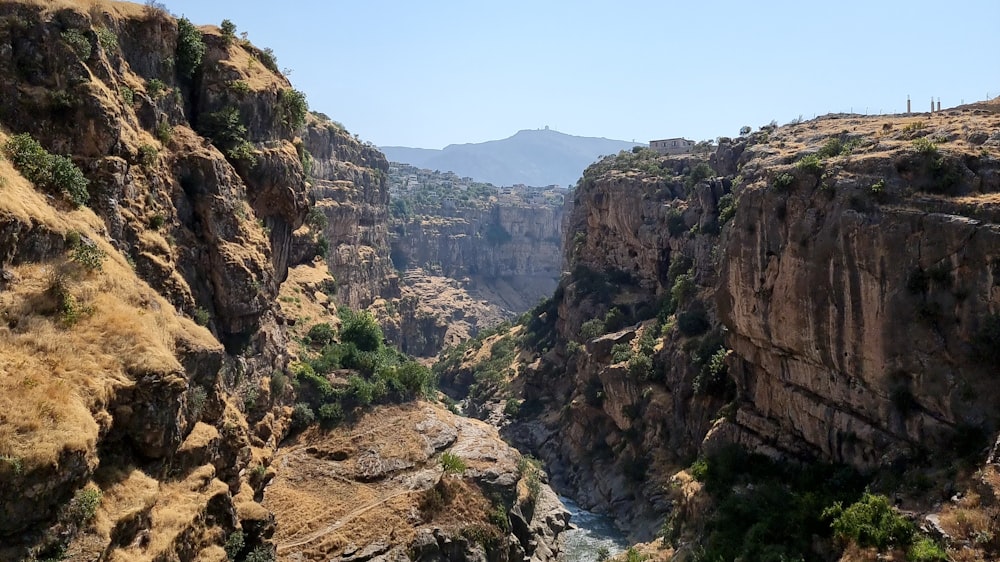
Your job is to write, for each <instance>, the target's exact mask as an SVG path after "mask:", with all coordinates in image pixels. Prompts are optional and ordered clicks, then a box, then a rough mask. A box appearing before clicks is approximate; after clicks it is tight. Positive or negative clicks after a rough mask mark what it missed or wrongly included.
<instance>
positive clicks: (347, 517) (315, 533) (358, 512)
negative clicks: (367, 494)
mask: <svg viewBox="0 0 1000 562" xmlns="http://www.w3.org/2000/svg"><path fill="white" fill-rule="evenodd" d="M415 491H419V490H403V491H401V492H396V493H394V494H389V495H388V496H386V497H384V498H381V499H379V500H378V501H375V502H371V503H369V504H367V505H363V506H361V507H359V508H357V509H355V510H354V511H351V512H349V513H347V514H345V515H344V516H343V517H341V518H340V519H338V520H337V521H334V522H333V523H331V524H330V525H327V526H326V527H323V528H322V529H319V530H316V531H313V532H312V533H309V534H308V535H306V536H305V537H303V538H301V539H298V540H295V541H292V542H286V543H284V544H279V545H278V552H282V551H285V550H288V549H290V548H295V547H297V546H303V545H307V544H309V543H311V542H312V541H314V540H316V539H318V538H320V537H323V536H326V535H328V534H330V533H332V532H334V531H336V530H338V529H340V528H341V527H343V526H344V525H346V524H348V523H350V522H351V521H352V520H353V519H355V518H357V517H358V516H360V515H363V514H365V513H367V512H368V511H370V510H372V509H374V508H376V507H378V506H380V505H382V504H384V503H386V502H388V501H389V500H392V499H394V498H397V497H399V496H402V495H405V494H409V493H410V492H415Z"/></svg>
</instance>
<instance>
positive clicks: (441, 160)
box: [379, 129, 638, 186]
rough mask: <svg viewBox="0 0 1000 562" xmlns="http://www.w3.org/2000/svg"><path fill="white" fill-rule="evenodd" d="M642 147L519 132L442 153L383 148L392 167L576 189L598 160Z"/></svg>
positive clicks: (543, 132)
mask: <svg viewBox="0 0 1000 562" xmlns="http://www.w3.org/2000/svg"><path fill="white" fill-rule="evenodd" d="M636 144H638V143H634V142H627V141H619V140H611V139H605V138H595V137H577V136H573V135H567V134H565V133H560V132H557V131H553V130H550V129H537V130H524V131H518V132H517V133H516V134H515V135H514V136H512V137H509V138H506V139H503V140H494V141H487V142H480V143H469V144H451V145H448V146H446V147H444V148H443V149H441V150H433V149H427V148H407V147H402V146H382V147H379V149H380V150H381V151H382V152H384V153H385V155H386V157H387V158H388V159H389V160H390V161H392V162H401V163H404V164H410V165H412V166H417V167H419V168H426V169H430V170H441V171H442V172H455V173H456V174H458V175H459V176H468V177H471V178H473V179H475V180H476V181H483V182H489V183H492V184H496V185H514V184H518V183H523V184H525V185H534V186H546V185H552V184H558V185H571V184H575V183H576V180H578V179H580V176H581V175H582V174H583V169H584V168H586V167H587V166H588V165H590V164H591V163H593V162H594V161H595V160H597V157H598V156H603V155H606V154H617V153H618V152H619V151H622V150H627V149H630V148H632V147H633V146H636Z"/></svg>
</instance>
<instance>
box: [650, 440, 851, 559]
mask: <svg viewBox="0 0 1000 562" xmlns="http://www.w3.org/2000/svg"><path fill="white" fill-rule="evenodd" d="M691 473H692V475H693V476H695V477H696V478H697V479H698V480H700V481H701V482H703V484H704V486H705V490H706V491H707V492H708V493H709V494H710V495H711V496H712V497H713V499H714V500H715V506H716V507H715V510H714V512H713V513H712V514H711V515H710V517H709V519H708V523H707V525H706V527H705V535H704V540H703V542H702V545H703V547H704V553H703V555H702V556H700V557H699V558H698V559H699V560H704V561H714V560H736V559H742V560H755V561H769V562H779V561H785V560H812V559H814V558H815V557H816V556H815V553H813V551H812V547H813V541H814V538H815V537H829V536H831V534H832V533H831V531H832V530H831V527H830V525H829V522H828V520H827V519H824V517H823V513H824V508H826V507H828V506H830V505H833V504H835V503H836V502H838V501H852V500H853V499H855V498H857V497H858V494H860V492H861V479H860V478H859V477H858V475H857V474H856V473H855V472H853V471H852V470H850V469H848V468H846V467H841V466H836V465H825V464H813V465H796V464H791V463H777V462H775V461H772V460H771V459H769V458H767V457H764V456H763V455H758V454H751V453H748V452H746V451H744V450H743V449H740V448H739V447H737V446H735V445H732V446H728V447H724V448H722V449H720V450H718V451H716V452H715V453H713V454H710V455H708V456H707V457H704V458H702V459H700V460H699V461H698V462H696V463H695V465H693V466H692V470H691ZM676 526H677V522H676V521H673V522H671V521H668V524H667V526H666V527H673V528H676ZM665 538H666V539H668V540H669V538H670V537H665Z"/></svg>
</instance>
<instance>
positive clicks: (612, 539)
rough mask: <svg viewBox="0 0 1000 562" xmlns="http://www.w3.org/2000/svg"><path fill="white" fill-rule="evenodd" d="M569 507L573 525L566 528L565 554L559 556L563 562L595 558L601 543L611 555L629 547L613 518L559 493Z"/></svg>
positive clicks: (563, 539) (593, 560)
mask: <svg viewBox="0 0 1000 562" xmlns="http://www.w3.org/2000/svg"><path fill="white" fill-rule="evenodd" d="M559 499H560V500H562V502H563V504H564V505H565V506H566V509H568V510H569V512H570V513H571V514H572V518H571V519H570V523H571V524H572V525H573V527H574V528H572V529H570V530H568V531H565V532H563V533H562V534H561V535H560V536H561V537H562V554H561V555H560V556H559V560H561V561H563V562H596V560H597V553H598V552H599V551H600V549H601V547H605V548H607V549H608V553H609V554H611V555H615V554H618V553H620V552H623V551H624V550H625V549H626V548H628V543H627V542H626V540H625V535H624V534H622V532H621V531H619V530H618V529H617V528H616V527H615V525H614V523H612V522H611V519H610V518H608V517H606V516H604V515H600V514H598V513H591V512H589V511H587V510H585V509H583V508H581V507H580V506H578V505H576V503H575V502H574V501H573V500H571V499H569V498H564V497H560V498H559Z"/></svg>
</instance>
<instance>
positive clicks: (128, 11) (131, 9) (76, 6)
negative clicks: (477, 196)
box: [20, 0, 146, 18]
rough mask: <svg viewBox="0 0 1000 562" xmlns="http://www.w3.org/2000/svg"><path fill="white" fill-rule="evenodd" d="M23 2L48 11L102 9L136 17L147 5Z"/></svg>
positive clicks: (103, 0) (91, 0)
mask: <svg viewBox="0 0 1000 562" xmlns="http://www.w3.org/2000/svg"><path fill="white" fill-rule="evenodd" d="M20 1H21V2H22V3H23V4H33V5H36V6H41V7H43V8H44V9H45V12H46V13H52V12H56V11H59V10H63V9H72V10H76V11H79V12H83V13H90V12H94V11H95V10H101V11H103V12H105V13H107V14H110V15H111V16H112V17H117V18H126V17H128V18H134V17H142V16H143V15H144V14H145V13H146V12H145V10H146V7H145V6H144V5H142V4H136V3H133V2H110V1H108V0H20Z"/></svg>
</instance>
